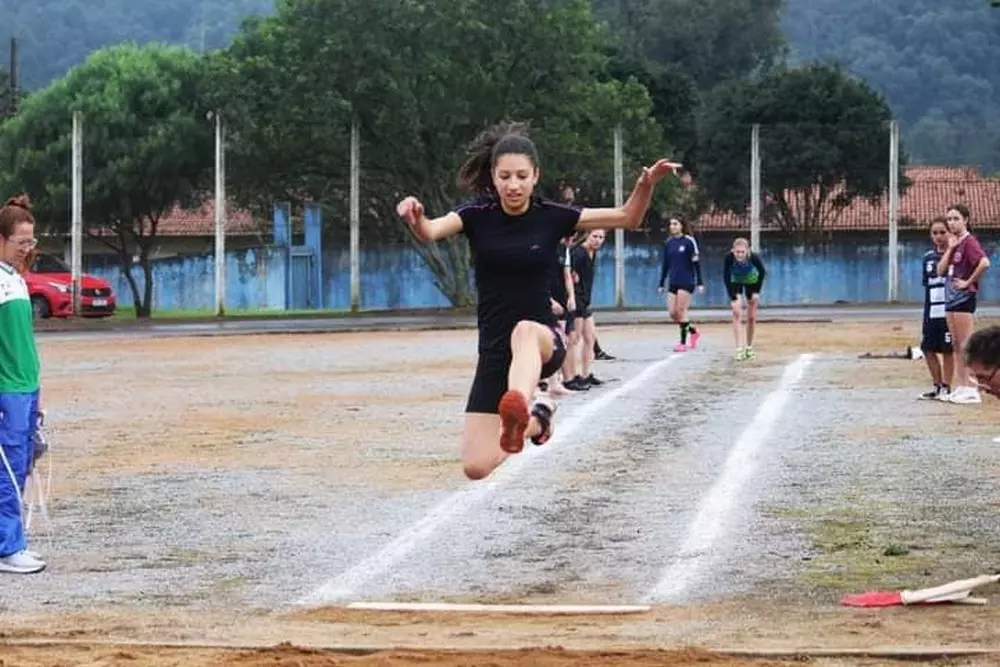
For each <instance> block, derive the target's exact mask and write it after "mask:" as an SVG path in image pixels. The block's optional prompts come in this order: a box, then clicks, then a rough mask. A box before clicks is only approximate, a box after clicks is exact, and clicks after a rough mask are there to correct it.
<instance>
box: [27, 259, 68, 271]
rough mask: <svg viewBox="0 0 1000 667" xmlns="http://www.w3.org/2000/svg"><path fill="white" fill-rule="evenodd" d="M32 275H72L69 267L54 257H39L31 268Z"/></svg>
mask: <svg viewBox="0 0 1000 667" xmlns="http://www.w3.org/2000/svg"><path fill="white" fill-rule="evenodd" d="M31 271H32V273H70V268H69V266H68V265H67V264H66V263H65V262H64V261H62V260H61V259H59V258H58V257H55V256H54V255H39V256H38V258H37V259H35V263H34V264H33V265H32V266H31Z"/></svg>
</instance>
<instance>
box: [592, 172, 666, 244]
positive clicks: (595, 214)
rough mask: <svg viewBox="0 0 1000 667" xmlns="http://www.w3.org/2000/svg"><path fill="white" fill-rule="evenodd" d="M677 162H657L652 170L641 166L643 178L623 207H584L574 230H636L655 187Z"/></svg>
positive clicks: (651, 198) (637, 182)
mask: <svg viewBox="0 0 1000 667" xmlns="http://www.w3.org/2000/svg"><path fill="white" fill-rule="evenodd" d="M680 168H681V164H680V163H679V162H671V161H669V160H659V161H657V162H656V164H654V165H653V166H652V167H643V168H642V175H641V176H639V180H637V181H636V182H635V187H634V188H632V194H631V195H629V198H628V201H626V202H625V203H624V204H623V205H622V206H617V207H615V208H585V209H583V210H582V211H580V220H579V222H577V224H576V228H577V229H582V230H590V229H619V228H620V229H635V228H636V227H638V226H639V225H640V224H641V223H642V219H643V217H645V215H646V211H648V210H649V203H650V202H651V201H652V200H653V190H654V189H655V188H656V184H657V183H659V182H660V181H662V180H663V178H664V177H665V176H666V175H667V174H671V173H677V170H678V169H680Z"/></svg>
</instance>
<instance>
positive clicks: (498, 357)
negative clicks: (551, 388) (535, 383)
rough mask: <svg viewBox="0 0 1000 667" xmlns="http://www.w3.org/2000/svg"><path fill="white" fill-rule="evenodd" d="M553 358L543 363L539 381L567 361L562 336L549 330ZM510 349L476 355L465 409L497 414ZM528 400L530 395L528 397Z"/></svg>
mask: <svg viewBox="0 0 1000 667" xmlns="http://www.w3.org/2000/svg"><path fill="white" fill-rule="evenodd" d="M552 345H553V352H552V358H551V359H549V360H548V361H547V362H546V363H545V364H543V365H542V377H541V379H542V380H545V379H547V378H550V377H552V376H553V375H554V374H555V372H556V371H558V370H559V369H560V368H561V367H562V365H563V361H565V360H566V344H565V343H564V342H563V337H562V335H561V334H560V333H559V332H558V331H556V330H555V329H552ZM510 362H511V354H510V351H509V350H507V351H506V352H501V353H494V354H490V353H486V354H480V355H479V361H478V363H477V364H476V376H475V377H474V378H473V380H472V387H471V388H470V389H469V398H468V400H467V401H466V403H465V411H466V412H476V413H484V414H490V415H495V414H498V409H499V406H500V397H501V396H503V395H504V392H506V391H507V374H508V373H509V372H510ZM528 398H529V400H530V398H531V397H530V396H529V397H528Z"/></svg>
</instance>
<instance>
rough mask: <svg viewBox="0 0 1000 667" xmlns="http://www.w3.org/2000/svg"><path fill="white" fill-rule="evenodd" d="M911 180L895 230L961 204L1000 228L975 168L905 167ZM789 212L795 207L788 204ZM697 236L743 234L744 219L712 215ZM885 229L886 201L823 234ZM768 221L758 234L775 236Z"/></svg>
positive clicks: (996, 194)
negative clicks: (771, 233)
mask: <svg viewBox="0 0 1000 667" xmlns="http://www.w3.org/2000/svg"><path fill="white" fill-rule="evenodd" d="M905 174H906V177H907V178H908V179H909V180H910V181H912V184H911V185H910V187H909V188H908V189H907V190H906V191H905V192H903V193H902V194H901V195H900V198H899V227H900V228H901V229H905V228H923V227H924V226H925V225H927V224H928V223H929V222H930V221H931V220H932V219H934V218H935V217H937V216H939V215H944V214H945V212H946V211H947V209H948V207H949V206H951V205H952V204H958V203H961V204H966V205H967V206H968V207H969V209H970V211H971V212H972V224H973V226H974V227H976V228H979V229H982V228H987V229H997V228H1000V179H995V178H983V176H982V175H981V174H980V173H979V170H978V169H976V168H975V167H969V166H956V167H935V166H911V167H906V169H905ZM790 204H791V205H792V207H793V209H794V208H795V205H794V203H793V202H790ZM696 227H697V229H698V230H700V231H747V230H749V228H750V214H749V211H747V212H746V213H744V214H736V213H732V212H729V211H713V212H709V213H706V214H704V215H702V216H701V217H700V218H699V219H698V222H697V225H696ZM888 227H889V203H888V196H883V197H882V198H881V199H880V200H878V201H876V202H875V203H874V204H871V203H869V202H867V201H865V200H855V201H854V203H852V204H851V205H850V206H849V207H848V208H846V209H844V210H843V211H842V212H841V213H840V215H839V217H837V218H836V219H835V220H832V221H830V222H828V223H827V224H826V225H825V226H824V229H826V230H831V231H849V230H879V229H888ZM779 229H780V228H779V226H778V225H777V223H776V222H774V221H772V220H766V219H765V220H762V225H761V230H762V231H769V230H770V231H779Z"/></svg>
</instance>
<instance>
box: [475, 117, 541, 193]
mask: <svg viewBox="0 0 1000 667" xmlns="http://www.w3.org/2000/svg"><path fill="white" fill-rule="evenodd" d="M465 154H466V159H465V163H464V164H462V167H461V168H460V169H459V170H458V178H457V180H456V183H457V185H458V187H460V188H461V189H463V190H465V191H467V192H470V193H472V194H474V195H484V194H489V193H492V192H493V173H492V172H493V167H494V166H495V165H496V162H497V159H498V158H499V157H500V156H501V155H526V156H528V158H529V159H530V160H531V162H532V164H534V165H535V167H536V168H537V167H538V150H537V149H536V148H535V143H534V142H533V141H532V140H531V139H530V138H529V137H528V124H527V123H513V122H504V123H499V124H497V125H494V126H493V127H490V128H487V129H486V130H484V131H483V132H481V133H480V134H479V136H478V137H476V138H475V139H473V140H472V142H471V143H470V144H469V146H468V148H466V150H465Z"/></svg>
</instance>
